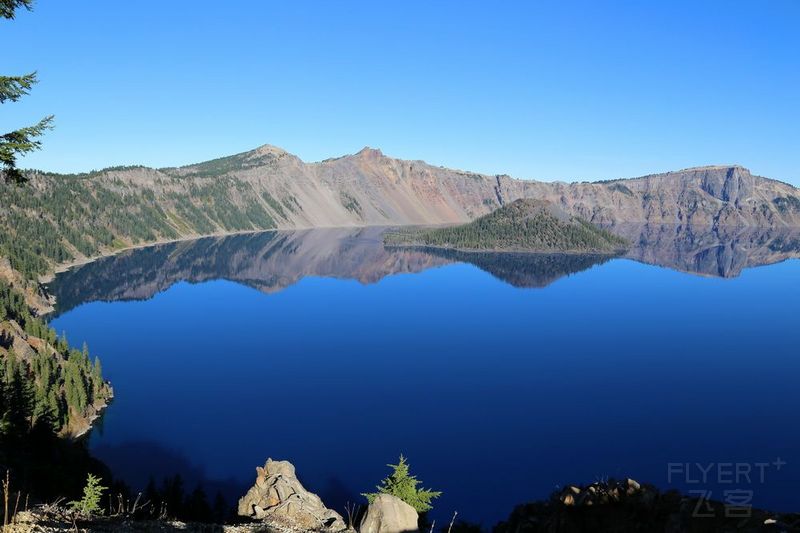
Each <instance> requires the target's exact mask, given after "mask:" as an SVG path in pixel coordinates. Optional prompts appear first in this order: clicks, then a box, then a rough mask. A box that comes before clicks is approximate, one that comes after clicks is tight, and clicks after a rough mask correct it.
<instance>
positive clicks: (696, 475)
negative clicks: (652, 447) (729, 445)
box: [667, 457, 787, 518]
mask: <svg viewBox="0 0 800 533" xmlns="http://www.w3.org/2000/svg"><path fill="white" fill-rule="evenodd" d="M786 464H787V463H786V461H784V460H783V459H781V458H780V457H778V458H776V459H775V460H774V461H760V462H747V461H745V462H742V461H737V462H721V463H667V483H669V484H674V483H680V484H685V485H700V487H699V488H698V489H693V490H689V491H688V492H689V494H691V495H693V496H697V498H698V500H697V504H696V505H695V508H694V510H693V512H692V515H693V516H695V517H713V516H715V512H714V509H713V507H712V505H711V500H712V498H714V494H713V492H712V491H711V490H709V489H708V488H703V487H702V486H703V485H709V484H713V485H730V488H726V489H724V490H723V491H722V503H723V505H724V509H725V516H726V517H730V518H747V517H750V516H751V514H752V510H753V507H752V502H753V494H754V492H755V491H754V489H753V488H752V487H753V486H754V485H763V484H764V483H766V482H767V478H768V477H769V476H770V474H771V473H772V472H780V470H781V469H782V468H783V467H785V466H786Z"/></svg>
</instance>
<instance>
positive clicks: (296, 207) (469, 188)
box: [96, 146, 800, 229]
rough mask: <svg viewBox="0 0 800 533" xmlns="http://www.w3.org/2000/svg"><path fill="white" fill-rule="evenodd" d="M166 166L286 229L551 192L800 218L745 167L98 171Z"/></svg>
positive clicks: (294, 166)
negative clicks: (644, 171) (601, 172)
mask: <svg viewBox="0 0 800 533" xmlns="http://www.w3.org/2000/svg"><path fill="white" fill-rule="evenodd" d="M163 175H166V176H180V177H182V178H192V179H194V180H199V181H202V180H203V179H208V178H214V177H219V176H229V177H232V178H234V179H235V180H236V182H238V183H246V184H247V185H248V187H249V188H251V189H252V191H254V192H256V193H258V194H259V196H261V197H262V200H264V203H265V204H266V207H268V208H269V211H270V213H271V214H272V215H273V218H274V219H275V221H276V222H277V225H278V227H280V228H287V229H288V228H297V227H318V226H350V225H395V224H441V223H456V222H466V221H469V220H472V219H474V218H476V217H477V216H479V215H482V214H486V213H488V212H489V211H492V210H493V209H495V208H497V207H499V206H501V205H503V204H505V203H510V202H511V201H513V200H515V199H517V198H539V199H543V200H548V201H550V202H552V203H554V204H557V205H560V206H561V207H562V208H563V209H565V210H567V211H568V212H570V213H571V214H574V215H578V216H581V217H583V218H585V219H587V220H589V221H591V222H595V223H602V224H616V223H622V222H626V223H631V222H635V223H657V224H673V223H684V224H701V225H706V226H707V225H737V226H742V225H744V226H800V191H798V189H796V188H794V187H792V186H790V185H787V184H785V183H780V182H777V181H774V180H770V179H766V178H761V177H758V176H753V175H752V174H751V173H750V171H749V170H747V169H745V168H742V167H740V166H709V167H701V168H693V169H687V170H681V171H677V172H669V173H666V174H654V175H649V176H644V177H641V178H633V179H625V180H613V181H607V182H598V183H560V182H556V183H544V182H536V181H528V180H518V179H513V178H511V177H509V176H505V175H498V176H487V175H483V174H476V173H472V172H464V171H460V170H452V169H448V168H442V167H436V166H432V165H429V164H427V163H425V162H423V161H405V160H401V159H394V158H391V157H387V156H385V155H383V153H382V152H381V151H380V150H374V149H371V148H364V149H363V150H361V151H360V152H358V153H356V154H353V155H348V156H344V157H340V158H337V159H330V160H326V161H322V162H319V163H304V162H303V161H301V160H300V159H299V158H298V157H296V156H294V155H291V154H289V153H288V152H286V151H284V150H282V149H280V148H275V147H273V146H262V147H260V148H258V149H256V150H253V151H252V152H247V153H244V154H240V155H236V156H232V157H230V158H224V159H223V160H216V161H212V162H207V163H201V164H198V165H192V166H188V167H181V168H175V169H162V170H159V171H153V170H148V169H134V170H130V171H127V172H121V173H101V174H99V175H98V176H97V177H96V179H97V180H98V181H99V182H102V181H104V180H107V179H108V178H109V177H111V176H114V177H116V178H117V179H122V180H123V181H125V182H128V183H135V184H137V186H140V187H152V188H154V189H155V190H158V187H156V183H157V180H158V179H159V176H163ZM162 179H164V178H162ZM266 195H269V197H267V196H266ZM270 200H272V201H270Z"/></svg>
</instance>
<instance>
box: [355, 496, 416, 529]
mask: <svg viewBox="0 0 800 533" xmlns="http://www.w3.org/2000/svg"><path fill="white" fill-rule="evenodd" d="M418 524H419V515H418V514H417V511H415V510H414V508H413V507H411V506H410V505H408V504H407V503H406V502H404V501H403V500H401V499H400V498H398V497H396V496H392V495H391V494H378V495H377V496H375V499H374V500H372V502H371V503H370V504H369V507H367V512H366V513H365V514H364V517H363V518H362V519H361V524H360V525H359V528H358V531H359V533H411V532H413V531H419V529H418V527H419V525H418Z"/></svg>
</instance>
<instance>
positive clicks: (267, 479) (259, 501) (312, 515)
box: [238, 459, 345, 531]
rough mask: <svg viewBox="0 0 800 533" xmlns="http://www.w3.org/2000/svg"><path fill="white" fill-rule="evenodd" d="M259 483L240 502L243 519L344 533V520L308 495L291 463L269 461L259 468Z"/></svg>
mask: <svg viewBox="0 0 800 533" xmlns="http://www.w3.org/2000/svg"><path fill="white" fill-rule="evenodd" d="M256 474H257V476H256V483H255V485H253V487H252V488H251V489H250V490H249V491H247V494H245V495H244V496H243V497H242V498H241V499H240V500H239V507H238V513H239V515H240V516H245V517H250V518H254V519H256V520H263V521H266V522H271V523H278V524H285V525H287V526H288V527H291V528H294V529H297V530H300V531H341V530H344V529H345V524H344V520H343V519H342V517H341V516H340V515H339V514H338V513H336V512H335V511H332V510H330V509H328V508H327V507H325V505H324V504H323V503H322V500H321V499H320V498H319V496H317V495H316V494H313V493H311V492H308V491H307V490H306V489H305V488H304V487H303V485H302V484H301V483H300V481H299V480H298V479H297V475H296V474H295V468H294V465H292V463H290V462H289V461H273V460H272V459H267V462H266V464H265V465H264V467H263V468H262V467H257V468H256Z"/></svg>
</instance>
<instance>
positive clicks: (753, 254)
mask: <svg viewBox="0 0 800 533" xmlns="http://www.w3.org/2000/svg"><path fill="white" fill-rule="evenodd" d="M630 232H631V233H630V235H629V236H630V237H632V238H633V240H635V242H636V246H635V247H634V249H633V250H632V251H631V253H630V254H629V257H627V258H616V259H611V260H608V259H605V258H598V257H583V258H576V257H565V256H496V255H494V256H493V255H491V254H483V255H480V256H468V255H463V254H441V253H439V254H432V253H426V252H424V251H393V250H385V249H384V248H383V246H382V244H381V240H380V231H379V230H362V231H353V232H348V231H334V230H329V231H311V232H304V233H287V234H280V233H279V234H275V233H267V234H259V235H250V236H241V237H233V238H227V239H203V240H201V241H197V242H193V243H180V244H172V245H165V246H160V247H154V248H150V249H145V250H138V251H134V252H129V253H125V254H123V255H121V256H119V257H115V258H110V259H105V260H102V261H98V262H96V263H93V264H91V265H87V266H85V267H83V268H80V269H77V270H75V271H72V272H69V273H66V274H64V275H62V276H60V277H59V278H58V279H57V280H56V281H55V282H54V283H53V284H52V285H51V287H50V288H51V290H52V291H53V292H54V294H56V296H57V297H58V301H59V310H58V311H57V313H58V316H57V318H55V319H54V320H53V326H54V327H55V328H56V329H57V330H58V331H59V332H60V331H62V330H64V331H67V332H68V336H69V339H70V341H71V342H72V343H73V344H80V343H81V342H82V341H84V340H85V341H86V342H87V343H88V344H89V346H90V348H91V349H92V352H93V353H95V354H98V355H99V356H100V357H101V359H102V362H103V370H104V373H105V375H106V376H107V377H108V378H109V379H110V380H111V381H112V382H113V385H114V388H115V393H116V400H115V401H114V403H113V405H112V406H111V407H110V409H109V410H108V412H107V414H106V416H105V418H104V420H103V423H102V427H101V428H99V430H97V431H95V432H94V433H93V435H92V437H91V446H92V448H93V450H94V452H95V453H96V455H97V456H98V457H99V458H101V459H103V460H104V461H106V462H107V463H108V464H109V465H110V466H111V468H112V469H113V470H114V471H115V472H116V473H117V474H118V475H120V476H122V477H123V478H125V479H126V480H127V481H128V482H129V483H130V484H132V485H134V486H137V487H142V486H143V485H144V484H146V483H147V481H148V479H149V477H150V476H153V477H155V478H156V479H161V478H163V477H164V476H166V475H171V474H174V473H176V472H179V473H181V474H182V476H183V477H184V479H185V480H186V485H187V488H188V489H189V490H191V488H192V487H193V485H194V484H196V483H198V482H200V481H202V482H203V483H204V484H205V485H206V488H207V490H208V491H209V492H211V493H212V494H213V492H214V491H216V490H221V491H222V492H223V493H225V494H227V495H228V496H229V497H232V498H235V497H238V496H239V495H241V494H243V491H244V490H245V489H246V487H247V486H249V485H250V484H251V483H252V481H253V479H254V475H255V471H254V468H255V466H256V465H258V464H263V463H264V461H265V460H266V458H267V457H272V458H279V459H289V460H291V461H292V462H293V463H294V464H295V465H296V466H297V470H298V473H299V475H300V476H301V478H302V480H303V481H304V483H305V484H306V485H307V487H308V488H310V489H311V490H313V491H315V492H317V493H319V494H320V495H321V496H322V497H323V499H324V500H325V502H326V503H327V504H328V505H329V506H330V507H332V508H335V509H337V510H339V511H341V510H342V508H343V505H344V503H345V502H347V501H356V502H360V501H361V498H360V497H359V496H358V494H359V493H360V492H364V491H367V490H370V489H372V487H373V486H374V485H375V484H376V483H377V482H378V481H379V480H380V478H382V477H383V476H384V475H385V474H386V473H387V469H386V468H385V466H384V465H385V464H386V463H389V462H393V461H395V460H396V459H397V456H398V455H399V454H400V453H403V454H405V455H406V456H407V457H408V458H409V460H410V463H411V464H412V467H413V469H414V471H415V472H416V473H417V474H418V475H419V477H420V478H421V479H423V480H424V482H425V484H426V486H429V487H431V488H433V489H438V490H442V491H443V492H444V495H443V496H442V498H441V499H440V500H438V502H437V505H436V508H437V512H436V513H434V518H441V519H442V520H443V519H445V517H449V516H450V515H451V514H452V511H454V510H458V511H459V516H463V517H464V518H465V519H468V520H471V521H475V522H482V523H483V524H484V525H491V524H493V523H495V522H496V521H498V520H500V519H502V518H504V517H505V516H507V515H508V514H509V512H510V511H511V510H512V508H513V506H514V505H515V504H518V503H523V502H526V501H530V500H533V499H539V498H543V497H546V496H547V495H548V494H549V493H550V492H551V491H553V490H554V489H555V488H557V487H558V486H560V485H561V486H563V485H564V484H568V483H576V482H591V481H594V480H596V479H599V478H605V477H625V476H630V477H633V478H635V479H638V480H641V481H647V482H651V483H653V484H655V485H658V486H660V487H662V488H677V489H680V490H695V489H704V490H711V491H712V493H713V496H714V497H716V498H718V499H723V491H724V490H728V489H732V488H738V489H743V490H751V491H752V492H753V503H754V504H756V505H760V506H766V507H771V508H776V509H785V510H790V509H792V510H798V509H800V493H798V491H797V490H796V487H797V484H798V482H799V481H800V426H799V425H798V424H797V423H796V421H797V413H798V411H800V388H798V379H799V378H798V377H799V376H800V349H799V348H798V340H799V339H798V315H799V312H800V284H798V274H800V262H798V261H796V260H789V261H784V262H779V261H782V260H783V259H787V258H791V257H797V255H798V253H797V250H798V249H800V246H798V242H800V241H798V239H797V238H796V237H795V236H793V235H783V234H774V233H770V232H767V233H766V234H764V233H756V234H753V233H742V232H733V233H732V234H726V235H720V234H719V232H710V231H709V232H703V231H699V230H697V231H695V230H691V231H690V230H686V229H680V228H679V229H676V228H646V229H636V230H633V229H632V230H630ZM645 262H647V263H649V264H646V263H645ZM773 262H777V263H775V264H772V265H769V266H761V267H759V268H750V267H755V266H758V265H763V264H766V263H773ZM777 458H780V459H781V461H782V462H783V461H785V462H786V465H783V466H781V468H780V470H778V469H777V468H775V467H773V466H771V467H769V468H768V469H767V471H766V477H765V479H764V482H763V483H762V482H761V480H760V479H758V476H753V478H752V479H751V480H750V482H749V483H748V482H747V481H746V480H740V483H738V484H733V485H731V484H720V483H717V482H716V481H717V480H716V478H715V477H714V476H712V478H711V479H708V480H707V482H706V483H699V484H696V483H691V482H692V481H694V480H695V479H693V478H696V477H697V475H699V474H696V473H697V472H699V471H693V472H692V475H691V476H690V478H689V479H686V477H685V476H683V475H674V476H673V477H672V479H668V476H667V472H668V468H669V464H670V463H676V462H677V463H695V462H699V463H710V462H714V463H719V462H747V463H756V462H772V461H775V460H776V459H777ZM690 470H691V467H690ZM713 472H716V470H712V473H713Z"/></svg>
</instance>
